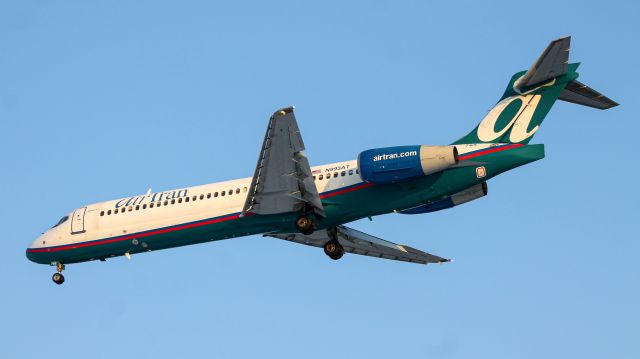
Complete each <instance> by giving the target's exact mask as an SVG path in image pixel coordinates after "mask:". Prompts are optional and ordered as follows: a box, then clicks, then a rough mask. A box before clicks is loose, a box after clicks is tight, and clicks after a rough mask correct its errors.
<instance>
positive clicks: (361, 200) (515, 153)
mask: <svg viewBox="0 0 640 359" xmlns="http://www.w3.org/2000/svg"><path fill="white" fill-rule="evenodd" d="M542 158H544V146H543V145H525V146H520V147H516V148H510V149H508V150H504V151H500V152H494V153H488V154H485V155H482V156H478V157H474V158H472V159H469V160H467V161H462V162H460V163H459V164H458V165H457V166H455V167H453V168H450V169H447V170H445V171H442V172H439V173H436V174H433V175H430V176H426V177H422V178H419V179H414V180H411V181H407V182H401V183H397V184H388V185H375V186H370V187H366V188H362V189H358V190H354V191H351V192H346V193H341V194H338V195H335V196H332V197H328V198H325V199H323V200H322V202H323V205H324V206H325V212H326V215H327V217H326V218H324V219H316V223H317V225H318V227H319V229H322V228H327V227H330V226H334V225H338V224H343V223H347V222H351V221H354V220H357V219H361V218H365V217H368V216H376V215H381V214H386V213H391V212H393V211H396V210H397V211H399V210H402V209H406V208H411V207H415V206H418V205H421V204H426V203H429V202H433V201H437V200H440V199H443V198H446V197H448V196H450V195H452V194H454V193H457V192H460V191H462V190H464V189H467V188H469V187H471V186H474V185H476V184H478V183H482V182H485V181H487V180H488V179H490V178H492V177H495V176H497V175H499V174H501V173H503V172H505V171H508V170H510V169H513V168H516V167H519V166H522V165H524V164H527V163H530V162H533V161H536V160H539V159H542ZM478 166H483V167H485V169H486V176H485V177H482V178H478V176H477V173H476V168H477V167H478ZM297 216H298V214H297V213H288V214H282V215H266V216H263V215H253V216H246V217H243V218H236V219H231V220H227V221H223V222H219V223H213V224H207V225H202V226H197V227H191V228H185V229H179V230H175V231H171V232H166V233H159V234H153V235H150V236H144V237H142V236H141V237H140V238H136V237H135V234H130V235H129V236H128V237H127V239H126V240H122V241H115V242H111V243H104V244H97V245H91V246H85V247H80V248H72V249H65V250H61V251H51V252H38V253H29V252H27V257H28V258H29V259H30V260H31V261H34V262H36V263H42V264H51V263H55V262H60V263H65V264H69V263H77V262H85V261H90V260H96V259H102V258H104V259H107V258H111V257H115V256H122V255H125V253H130V254H137V253H144V252H148V251H154V250H159V249H166V248H173V247H179V246H185V245H191V244H198V243H204V242H209V241H215V240H221V239H228V238H234V237H242V236H247V235H252V234H260V233H266V232H280V233H288V232H296V229H295V227H294V225H293V222H294V220H295V218H296V217H297ZM105 239H108V238H105Z"/></svg>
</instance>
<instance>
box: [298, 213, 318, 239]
mask: <svg viewBox="0 0 640 359" xmlns="http://www.w3.org/2000/svg"><path fill="white" fill-rule="evenodd" d="M313 227H314V225H313V221H312V220H311V219H310V218H309V217H305V216H300V217H298V219H296V228H297V229H298V231H300V233H302V234H304V235H310V234H312V233H313V230H314V228H313Z"/></svg>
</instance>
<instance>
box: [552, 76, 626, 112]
mask: <svg viewBox="0 0 640 359" xmlns="http://www.w3.org/2000/svg"><path fill="white" fill-rule="evenodd" d="M559 99H560V100H562V101H567V102H571V103H575V104H578V105H584V106H589V107H593V108H597V109H600V110H606V109H609V108H612V107H616V106H618V103H617V102H615V101H613V100H611V99H610V98H608V97H606V96H604V95H603V94H601V93H600V92H598V91H596V90H594V89H592V88H591V87H589V86H587V85H585V84H583V83H581V82H580V81H576V80H573V81H571V82H569V83H568V84H567V87H565V88H564V91H562V93H561V94H560V97H559Z"/></svg>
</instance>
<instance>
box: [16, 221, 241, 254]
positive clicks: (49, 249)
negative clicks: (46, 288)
mask: <svg viewBox="0 0 640 359" xmlns="http://www.w3.org/2000/svg"><path fill="white" fill-rule="evenodd" d="M246 215H251V214H250V213H247V214H246ZM238 218H240V214H232V215H226V216H222V217H218V218H213V219H209V220H204V221H200V222H193V223H187V224H181V225H177V226H174V227H169V228H163V229H156V230H150V231H148V232H141V233H136V234H130V235H126V236H122V237H116V238H109V239H102V240H97V241H90V242H81V243H72V244H65V245H62V246H58V247H47V248H29V249H27V252H28V253H41V252H57V251H64V250H68V249H76V248H84V247H91V246H97V245H101V244H108V243H114V242H120V241H126V240H128V239H135V238H143V237H149V236H153V235H156V234H163V233H170V232H175V231H179V230H182V229H188V228H194V227H201V226H206V225H208V224H214V223H220V222H226V221H230V220H233V219H238Z"/></svg>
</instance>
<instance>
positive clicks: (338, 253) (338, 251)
mask: <svg viewBox="0 0 640 359" xmlns="http://www.w3.org/2000/svg"><path fill="white" fill-rule="evenodd" d="M324 254H326V255H328V256H329V258H331V259H333V260H334V261H337V260H338V259H340V258H342V256H343V255H344V247H342V245H341V244H340V243H339V242H338V241H336V240H335V239H333V240H330V241H329V242H327V243H325V244H324Z"/></svg>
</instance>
